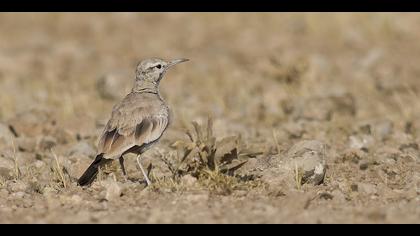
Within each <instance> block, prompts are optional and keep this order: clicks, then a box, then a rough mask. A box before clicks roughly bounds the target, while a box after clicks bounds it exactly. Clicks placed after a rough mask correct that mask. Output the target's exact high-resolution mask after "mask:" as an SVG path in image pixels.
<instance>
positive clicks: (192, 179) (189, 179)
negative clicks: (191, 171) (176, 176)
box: [181, 175, 197, 187]
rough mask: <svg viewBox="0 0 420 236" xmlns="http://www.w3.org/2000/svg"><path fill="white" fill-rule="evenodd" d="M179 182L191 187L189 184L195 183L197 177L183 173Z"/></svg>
mask: <svg viewBox="0 0 420 236" xmlns="http://www.w3.org/2000/svg"><path fill="white" fill-rule="evenodd" d="M181 182H182V183H183V184H184V185H186V186H188V187H191V186H194V185H195V184H196V183H197V178H195V177H194V176H192V175H184V176H182V178H181Z"/></svg>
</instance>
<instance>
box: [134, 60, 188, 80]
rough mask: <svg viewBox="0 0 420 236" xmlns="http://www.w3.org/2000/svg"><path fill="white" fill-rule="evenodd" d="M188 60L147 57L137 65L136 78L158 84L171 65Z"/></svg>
mask: <svg viewBox="0 0 420 236" xmlns="http://www.w3.org/2000/svg"><path fill="white" fill-rule="evenodd" d="M186 61H188V59H175V60H171V61H166V60H163V59H159V58H150V59H145V60H143V61H141V62H140V63H139V64H138V65H137V69H136V80H141V81H144V82H150V83H153V84H156V85H157V84H159V82H160V80H161V79H162V78H163V75H164V74H165V72H166V71H167V70H168V69H169V68H170V67H172V66H174V65H177V64H179V63H182V62H186Z"/></svg>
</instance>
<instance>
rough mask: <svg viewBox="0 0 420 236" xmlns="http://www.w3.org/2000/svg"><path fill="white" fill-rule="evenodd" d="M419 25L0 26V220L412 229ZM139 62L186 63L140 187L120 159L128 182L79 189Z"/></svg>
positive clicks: (66, 17) (252, 21)
mask: <svg viewBox="0 0 420 236" xmlns="http://www.w3.org/2000/svg"><path fill="white" fill-rule="evenodd" d="M419 25H420V14H347V13H346V14H256V13H253V14H250V13H246V14H245V13H235V14H233V13H227V14H215V13H207V14H182V13H170V14H169V13H164V14H152V13H149V14H137V13H136V14H128V13H116V14H111V13H101V14H84V13H83V14H82V13H66V14H26V13H20V14H12V13H2V14H0V89H1V93H0V104H1V106H0V223H420V195H419V194H420V190H419V189H420V171H419V170H420V165H419V161H420V157H419V154H420V149H419V145H420V137H419V134H420V119H419V118H420V100H419V97H420V67H419V65H420V57H419V55H420V44H419V39H420V31H419V30H418V26H419ZM148 57H162V58H167V59H172V58H177V57H186V58H190V59H191V61H190V62H188V63H185V64H181V65H179V66H177V67H176V68H174V69H172V70H171V71H169V72H168V73H167V74H166V78H165V79H164V80H163V81H162V83H161V93H162V96H163V97H164V98H165V99H166V100H167V102H168V103H169V104H170V106H171V108H172V110H173V117H174V119H173V123H172V125H171V127H170V128H169V129H168V130H167V133H166V134H165V135H164V137H163V139H162V140H161V142H160V143H159V144H158V145H157V146H155V147H154V148H153V149H151V150H150V151H148V152H147V153H146V154H145V155H144V159H143V163H144V165H146V166H149V170H150V171H149V172H150V177H151V179H152V181H153V182H154V184H153V185H152V186H149V187H146V185H145V183H144V181H143V177H142V175H141V174H140V171H139V168H138V167H137V165H136V162H135V156H131V155H128V156H126V160H127V161H126V162H127V168H128V174H129V176H130V177H129V180H128V181H124V180H123V178H122V176H121V171H120V169H119V168H118V163H114V164H111V165H108V166H105V167H104V168H103V169H102V170H101V173H100V176H99V179H98V181H96V182H94V183H93V185H92V186H91V187H89V188H80V187H78V186H77V185H76V183H75V181H76V180H77V178H78V177H79V176H80V175H81V173H82V172H83V171H84V170H85V169H86V167H87V166H88V165H89V164H90V163H91V161H92V159H93V158H94V156H95V151H96V141H97V138H98V135H99V134H100V133H101V130H102V128H103V126H104V123H105V122H106V121H107V119H108V118H109V114H110V112H111V109H112V106H113V104H114V103H116V102H117V101H118V100H120V99H121V98H122V97H123V96H124V95H125V93H127V92H128V91H129V90H130V86H131V85H132V83H133V79H134V68H135V66H136V64H137V62H138V61H139V60H141V59H143V58H148ZM208 117H211V119H208ZM209 120H210V122H208V121H209ZM193 122H196V123H193ZM208 123H209V124H208Z"/></svg>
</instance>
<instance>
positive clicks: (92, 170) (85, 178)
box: [77, 154, 106, 186]
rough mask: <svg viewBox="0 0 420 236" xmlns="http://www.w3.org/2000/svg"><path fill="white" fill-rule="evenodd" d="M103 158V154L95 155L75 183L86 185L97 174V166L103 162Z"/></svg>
mask: <svg viewBox="0 0 420 236" xmlns="http://www.w3.org/2000/svg"><path fill="white" fill-rule="evenodd" d="M105 161H106V160H105V159H104V158H103V154H99V155H97V156H96V158H95V160H94V161H93V162H92V164H90V166H89V167H88V168H87V170H86V171H85V173H83V175H82V177H80V178H79V180H78V181H77V183H78V184H79V185H80V186H86V185H89V184H91V183H92V182H93V181H94V180H95V179H96V175H97V174H98V171H99V167H100V166H101V165H102V164H104V163H105Z"/></svg>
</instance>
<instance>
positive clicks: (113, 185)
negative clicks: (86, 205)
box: [102, 179, 122, 201]
mask: <svg viewBox="0 0 420 236" xmlns="http://www.w3.org/2000/svg"><path fill="white" fill-rule="evenodd" d="M102 185H103V187H105V189H106V193H105V199H106V200H107V201H114V200H117V199H119V198H120V197H121V194H122V190H121V187H120V185H119V184H118V183H117V182H116V181H115V180H113V179H108V180H105V181H103V183H102Z"/></svg>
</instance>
